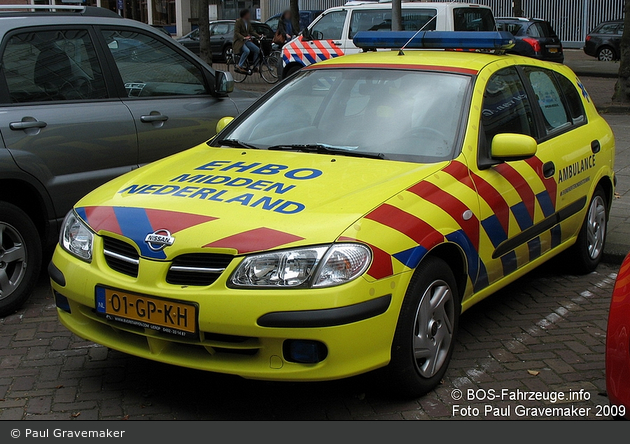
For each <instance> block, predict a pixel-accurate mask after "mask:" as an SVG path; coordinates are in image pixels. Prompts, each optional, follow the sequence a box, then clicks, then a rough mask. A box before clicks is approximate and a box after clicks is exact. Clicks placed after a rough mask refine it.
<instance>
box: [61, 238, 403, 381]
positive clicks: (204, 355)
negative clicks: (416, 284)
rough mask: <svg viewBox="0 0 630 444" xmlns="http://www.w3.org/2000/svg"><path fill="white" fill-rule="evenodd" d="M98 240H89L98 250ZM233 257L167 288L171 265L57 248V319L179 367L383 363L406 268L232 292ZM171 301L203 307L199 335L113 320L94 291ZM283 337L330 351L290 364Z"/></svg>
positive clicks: (297, 376)
mask: <svg viewBox="0 0 630 444" xmlns="http://www.w3.org/2000/svg"><path fill="white" fill-rule="evenodd" d="M100 242H101V240H100V238H98V237H96V238H95V246H94V247H95V251H98V249H99V247H100V245H98V243H100ZM239 262H240V259H239V258H235V260H233V261H232V263H231V264H230V266H229V267H228V269H226V271H225V272H224V273H223V274H222V276H221V278H219V280H217V281H216V282H215V283H213V284H212V285H210V286H208V287H182V286H178V285H171V284H167V283H166V281H165V276H166V273H167V271H168V266H169V264H170V263H169V262H162V261H153V260H146V259H141V260H140V273H139V277H138V278H132V277H130V276H126V275H124V274H120V273H117V272H115V271H113V270H111V269H110V268H109V267H108V266H107V264H106V263H105V261H104V259H103V258H102V257H98V255H97V256H96V257H95V258H94V260H93V261H92V263H90V264H88V263H85V262H83V261H81V260H79V259H76V258H74V257H73V256H71V255H70V254H69V253H67V252H66V251H65V250H63V249H61V248H60V247H59V246H58V247H57V249H56V251H55V254H54V257H53V261H52V264H51V266H50V269H51V270H53V271H54V270H55V269H56V270H58V271H60V273H61V276H62V277H63V279H64V280H65V282H66V285H65V286H64V285H60V284H61V283H63V281H62V280H61V276H59V274H58V273H56V272H55V273H54V276H53V278H52V279H51V284H52V287H53V290H54V291H55V292H56V293H58V294H60V295H62V296H63V297H65V298H67V300H68V304H69V308H70V312H67V311H65V310H62V309H58V313H59V319H60V321H61V323H62V324H63V325H65V326H66V327H67V328H68V329H69V330H71V331H72V332H73V333H75V334H77V335H78V336H80V337H82V338H84V339H88V340H91V341H94V342H96V343H99V344H102V345H104V346H106V347H109V348H112V349H114V350H118V351H121V352H124V353H129V354H132V355H135V356H139V357H143V358H147V359H152V360H156V361H160V362H165V363H169V364H174V365H180V366H184V367H190V368H195V369H200V370H207V371H213V372H219V373H228V374H235V375H240V376H242V377H245V378H252V379H267V380H294V381H295V380H297V381H299V380H303V381H309V380H310V381H313V380H330V379H338V378H343V377H348V376H352V375H356V374H359V373H364V372H367V371H370V370H373V369H376V368H379V367H382V366H385V365H387V363H388V362H389V359H390V351H391V344H392V340H393V336H394V332H395V329H396V323H397V321H398V313H399V312H400V306H401V304H402V300H403V297H404V292H405V289H406V288H407V284H408V282H409V279H410V277H411V273H403V274H400V275H397V276H393V277H391V278H388V279H383V280H380V281H376V282H369V281H368V280H366V279H363V278H359V279H357V280H355V281H353V282H351V283H349V284H346V285H342V286H338V287H332V288H320V289H297V290H249V289H248V290H236V289H232V288H228V287H227V286H226V280H227V278H228V277H229V276H230V275H231V274H232V272H233V270H234V269H235V268H236V266H237V265H238V263H239ZM96 286H105V287H112V288H116V289H120V290H121V291H127V292H131V293H138V294H144V295H147V296H156V297H161V298H171V299H174V300H177V301H181V302H191V303H195V304H197V305H198V307H199V314H198V326H199V338H198V339H186V338H180V337H176V336H172V335H168V334H166V333H158V332H155V331H153V330H151V329H144V328H140V327H137V326H132V325H126V324H120V323H113V322H110V321H107V320H105V319H104V318H103V317H101V316H98V315H97V314H96V313H95V288H96ZM287 340H312V341H319V342H321V343H323V344H324V345H325V346H326V347H327V356H326V358H325V359H324V360H323V361H321V362H319V363H317V364H300V363H295V362H290V361H289V360H287V359H286V356H285V355H284V352H285V350H284V343H285V341H287Z"/></svg>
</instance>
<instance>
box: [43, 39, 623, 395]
mask: <svg viewBox="0 0 630 444" xmlns="http://www.w3.org/2000/svg"><path fill="white" fill-rule="evenodd" d="M409 37H410V36H409V33H402V34H399V33H387V32H385V33H372V32H368V33H359V34H357V36H356V37H355V44H357V45H358V46H360V47H362V48H364V49H365V52H364V53H361V54H356V55H350V56H344V57H340V58H336V59H333V60H329V61H325V62H321V63H318V64H316V65H313V66H312V67H309V68H306V69H304V70H303V71H301V72H299V73H298V74H296V75H295V76H293V77H291V78H289V79H287V80H286V81H285V82H283V83H282V84H281V85H279V86H278V87H276V88H274V89H273V90H272V91H270V92H269V93H268V94H266V95H265V96H263V97H262V98H261V99H260V100H259V101H258V102H257V103H256V104H255V105H254V106H253V107H251V108H250V109H249V110H248V111H247V112H245V113H244V114H243V115H242V116H240V117H238V118H237V119H236V120H234V121H233V122H231V123H229V124H227V126H226V127H225V128H221V127H223V126H224V125H225V124H226V123H227V121H223V122H221V124H220V127H219V128H218V130H220V132H219V134H218V135H217V136H216V137H215V138H214V139H212V140H211V141H209V142H208V143H207V144H203V145H200V146H198V147H195V148H192V149H191V150H189V151H186V152H183V153H181V154H177V155H175V156H172V157H169V158H166V159H164V160H161V161H158V162H156V163H153V164H151V165H148V166H145V167H143V168H141V169H139V170H136V171H134V172H131V173H129V174H126V175H124V176H122V177H120V178H118V179H115V180H114V181H112V182H110V183H108V184H106V185H104V186H102V187H101V188H99V189H97V190H96V191H94V192H92V193H91V194H89V195H88V196H86V197H85V198H84V199H82V200H81V201H80V202H78V203H77V204H76V206H75V207H74V209H73V210H72V211H71V212H70V213H69V214H68V216H67V218H66V220H65V223H64V224H63V230H62V233H61V237H60V243H59V246H58V247H57V249H56V252H55V254H54V258H53V260H52V263H51V265H50V268H49V271H50V276H51V280H52V286H53V290H54V294H55V299H56V303H57V307H58V312H59V318H60V320H61V322H62V323H63V324H64V325H65V326H66V327H67V328H69V329H70V330H71V331H73V332H74V333H76V334H77V335H79V336H81V337H83V338H85V339H88V340H91V341H94V342H97V343H99V344H103V345H105V346H107V347H110V348H112V349H115V350H120V351H123V352H125V353H129V354H132V355H136V356H141V357H144V358H147V359H153V360H156V361H161V362H167V363H171V364H175V365H180V366H185V367H192V368H196V369H201V370H208V371H213V372H221V373H230V374H236V375H240V376H243V377H245V378H255V379H266V380H292V381H310V380H329V379H336V378H343V377H348V376H351V375H356V374H359V373H364V372H368V371H371V370H374V369H378V368H381V367H386V369H385V371H386V372H387V374H388V375H389V378H390V380H391V382H392V385H393V386H394V387H395V388H397V389H399V390H400V391H402V392H403V393H406V394H408V395H414V396H415V395H420V394H422V393H425V392H426V391H428V390H430V389H431V388H433V387H434V386H435V385H436V384H438V383H439V381H440V380H441V378H442V377H443V375H444V373H445V372H446V369H447V366H448V363H449V360H450V358H451V354H452V352H453V346H454V341H455V338H456V333H457V326H458V320H459V316H460V313H461V312H463V311H464V310H466V309H467V308H469V307H470V306H472V305H473V304H475V303H476V302H479V301H480V300H482V299H483V298H485V297H487V296H489V295H491V294H492V293H494V292H496V291H497V290H499V289H500V288H502V287H504V286H505V285H507V284H509V283H510V282H513V281H514V280H516V279H518V278H519V277H521V276H523V275H524V274H525V273H527V272H528V271H530V270H532V269H533V268H535V267H537V266H539V265H541V264H543V263H544V262H545V261H547V260H548V259H550V258H551V257H553V256H555V255H557V254H559V253H561V252H563V251H565V250H570V256H569V257H570V260H571V263H572V264H573V265H574V267H575V270H576V271H579V272H588V271H591V270H593V269H595V267H596V266H597V265H598V263H599V261H600V260H601V258H602V254H603V247H604V242H605V236H606V223H607V219H608V213H609V208H610V204H611V201H612V199H613V196H614V183H615V178H614V173H613V162H614V150H615V142H614V137H613V134H612V131H611V129H610V127H609V126H608V125H607V124H606V122H605V121H604V120H603V119H602V118H601V117H600V116H599V115H598V113H597V111H596V109H595V106H594V105H593V102H592V100H591V98H590V96H589V94H588V93H587V91H586V89H585V88H584V86H583V85H582V84H581V83H580V80H579V79H578V78H577V77H576V75H575V74H574V73H573V72H572V71H571V70H570V69H569V68H567V67H565V66H562V65H557V64H551V63H545V62H541V61H538V60H534V59H529V58H523V57H519V56H512V55H502V54H501V53H502V52H503V51H502V50H503V49H505V48H509V46H510V45H511V44H512V40H511V36H510V35H509V34H508V35H506V34H503V33H443V32H438V31H436V32H433V33H426V34H425V33H420V34H419V35H417V36H415V37H414V36H411V38H409ZM407 40H409V42H408V45H407V48H406V49H405V50H404V51H401V52H399V51H385V52H383V51H379V52H375V51H372V49H374V48H376V47H378V48H383V47H385V48H400V47H401V46H402V44H403V43H404V42H406V41H407ZM417 48H432V49H433V50H431V51H426V50H421V49H420V50H419V49H417ZM436 48H444V49H446V50H435V49H436ZM450 49H458V50H456V51H455V50H450ZM478 49H482V50H484V52H480V51H479V50H478ZM488 50H491V51H490V52H493V53H487V52H488Z"/></svg>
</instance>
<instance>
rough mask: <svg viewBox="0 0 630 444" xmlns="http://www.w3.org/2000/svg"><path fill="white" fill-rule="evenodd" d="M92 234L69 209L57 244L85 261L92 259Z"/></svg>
mask: <svg viewBox="0 0 630 444" xmlns="http://www.w3.org/2000/svg"><path fill="white" fill-rule="evenodd" d="M93 242H94V234H93V233H92V231H91V230H90V229H89V228H88V227H87V225H85V223H83V221H82V220H81V218H79V217H78V216H77V215H76V213H75V212H74V210H73V211H70V212H69V213H68V215H67V216H66V219H65V220H64V221H63V225H62V227H61V234H60V235H59V244H60V245H61V246H62V247H63V249H64V250H66V251H67V252H68V253H70V254H72V255H74V256H76V257H78V258H79V259H82V260H84V261H87V262H91V261H92V244H93Z"/></svg>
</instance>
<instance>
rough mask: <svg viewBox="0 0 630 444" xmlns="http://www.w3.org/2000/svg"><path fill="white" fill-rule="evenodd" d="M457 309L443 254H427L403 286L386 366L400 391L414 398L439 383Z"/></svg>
mask: <svg viewBox="0 0 630 444" xmlns="http://www.w3.org/2000/svg"><path fill="white" fill-rule="evenodd" d="M460 312H461V302H460V300H459V293H458V289H457V281H456V280H455V276H454V275H453V272H452V270H451V269H450V267H449V266H448V265H447V264H446V262H444V261H443V260H442V259H439V258H435V257H428V258H426V259H425V260H424V261H423V262H422V263H421V264H420V267H419V268H418V270H416V272H415V274H414V275H413V277H412V278H411V282H410V284H409V287H408V288H407V293H406V295H405V300H404V302H403V305H402V308H401V311H400V315H399V318H398V325H397V327H396V334H395V335H394V341H393V343H392V352H391V361H390V363H389V366H388V367H387V368H386V372H387V373H388V377H389V381H390V382H391V384H392V385H393V388H394V390H395V391H396V392H397V393H399V394H400V395H401V396H404V397H410V398H417V397H419V396H421V395H424V394H425V393H427V392H428V391H430V390H432V389H433V388H435V387H436V386H437V385H438V384H439V383H440V381H441V380H442V378H443V377H444V374H445V373H446V370H447V368H448V364H449V362H450V360H451V356H452V354H453V347H454V344H455V335H456V333H457V327H458V324H459V314H460Z"/></svg>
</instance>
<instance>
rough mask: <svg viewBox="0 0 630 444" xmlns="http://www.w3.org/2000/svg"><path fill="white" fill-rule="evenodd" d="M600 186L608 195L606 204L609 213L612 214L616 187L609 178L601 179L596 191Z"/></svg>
mask: <svg viewBox="0 0 630 444" xmlns="http://www.w3.org/2000/svg"><path fill="white" fill-rule="evenodd" d="M598 186H601V187H602V188H603V189H604V193H606V200H607V202H606V204H607V206H608V212H609V213H610V208H611V206H612V203H613V200H614V199H615V186H614V185H613V182H612V180H611V179H610V177H609V176H603V177H602V178H601V179H599V182H597V185H596V186H595V189H596V188H597V187H598Z"/></svg>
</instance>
